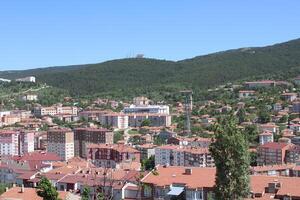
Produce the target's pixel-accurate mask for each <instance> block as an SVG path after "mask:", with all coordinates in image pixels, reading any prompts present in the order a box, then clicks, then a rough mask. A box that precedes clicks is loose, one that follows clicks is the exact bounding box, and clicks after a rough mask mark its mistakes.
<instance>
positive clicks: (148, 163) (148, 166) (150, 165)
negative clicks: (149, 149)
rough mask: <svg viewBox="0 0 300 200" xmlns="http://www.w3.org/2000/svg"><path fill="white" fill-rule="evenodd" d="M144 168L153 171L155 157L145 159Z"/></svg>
mask: <svg viewBox="0 0 300 200" xmlns="http://www.w3.org/2000/svg"><path fill="white" fill-rule="evenodd" d="M142 166H143V168H144V170H152V169H154V167H155V158H154V156H150V157H149V158H147V159H144V160H143V161H142Z"/></svg>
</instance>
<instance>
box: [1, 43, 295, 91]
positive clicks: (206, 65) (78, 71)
mask: <svg viewBox="0 0 300 200" xmlns="http://www.w3.org/2000/svg"><path fill="white" fill-rule="evenodd" d="M291 70H293V71H297V72H298V70H299V72H300V39H297V40H292V41H289V42H285V43H281V44H276V45H273V46H267V47H259V48H241V49H236V50H229V51H223V52H219V53H214V54H209V55H206V56H199V57H195V58H192V59H187V60H182V61H178V62H173V61H164V60H155V59H143V58H130V59H119V60H112V61H108V62H103V63H99V64H89V65H77V66H68V67H55V68H43V69H34V70H25V71H10V72H0V77H1V78H16V77H23V76H27V75H34V76H36V77H37V80H38V81H40V82H46V83H47V84H49V85H52V86H56V87H60V88H64V89H67V90H69V91H70V92H71V93H72V94H74V95H93V94H103V95H108V94H112V95H114V96H118V95H130V96H132V95H135V94H145V93H151V92H154V91H155V92H159V91H164V92H168V91H170V92H173V91H177V90H180V89H183V88H193V89H195V90H197V89H201V88H207V87H211V86H215V85H219V84H222V83H225V82H229V81H235V80H240V79H249V78H251V77H254V76H268V75H269V76H272V75H273V74H274V73H275V74H284V73H285V72H288V71H291ZM296 75H298V74H295V76H296Z"/></svg>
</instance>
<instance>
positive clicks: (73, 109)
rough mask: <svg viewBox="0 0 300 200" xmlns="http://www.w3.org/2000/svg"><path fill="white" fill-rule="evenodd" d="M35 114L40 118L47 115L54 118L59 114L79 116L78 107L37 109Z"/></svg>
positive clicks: (34, 110)
mask: <svg viewBox="0 0 300 200" xmlns="http://www.w3.org/2000/svg"><path fill="white" fill-rule="evenodd" d="M33 113H34V115H35V116H38V117H41V116H45V115H50V116H54V115H57V114H66V115H77V113H78V108H77V107H76V106H51V107H35V108H34V109H33Z"/></svg>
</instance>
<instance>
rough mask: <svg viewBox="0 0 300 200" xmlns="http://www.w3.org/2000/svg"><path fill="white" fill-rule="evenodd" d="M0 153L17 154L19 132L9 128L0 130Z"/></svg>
mask: <svg viewBox="0 0 300 200" xmlns="http://www.w3.org/2000/svg"><path fill="white" fill-rule="evenodd" d="M0 154H1V155H18V154H19V132H17V131H11V130H0Z"/></svg>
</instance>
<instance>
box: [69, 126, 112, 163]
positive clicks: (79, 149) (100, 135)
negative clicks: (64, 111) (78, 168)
mask: <svg viewBox="0 0 300 200" xmlns="http://www.w3.org/2000/svg"><path fill="white" fill-rule="evenodd" d="M113 140H114V133H113V132H112V131H110V130H108V129H103V128H101V129H98V128H76V129H74V143H75V144H74V145H75V156H80V157H83V158H86V157H87V155H86V150H87V146H88V145H89V144H101V143H102V144H113V142H114V141H113Z"/></svg>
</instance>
